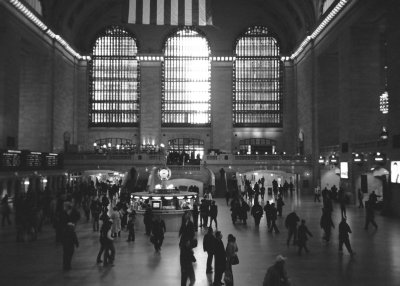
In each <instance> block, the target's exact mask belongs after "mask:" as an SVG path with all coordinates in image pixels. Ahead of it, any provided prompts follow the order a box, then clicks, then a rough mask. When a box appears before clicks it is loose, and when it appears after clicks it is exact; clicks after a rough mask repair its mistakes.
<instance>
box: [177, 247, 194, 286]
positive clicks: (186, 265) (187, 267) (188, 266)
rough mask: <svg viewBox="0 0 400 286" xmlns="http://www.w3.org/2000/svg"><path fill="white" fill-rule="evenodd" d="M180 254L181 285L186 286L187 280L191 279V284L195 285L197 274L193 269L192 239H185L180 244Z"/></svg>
mask: <svg viewBox="0 0 400 286" xmlns="http://www.w3.org/2000/svg"><path fill="white" fill-rule="evenodd" d="M179 249H180V255H179V261H180V265H181V286H186V284H187V280H188V279H189V281H190V284H189V285H190V286H191V285H194V283H195V281H196V276H195V274H194V269H193V260H192V258H193V250H192V247H191V245H190V241H185V242H184V243H182V244H179Z"/></svg>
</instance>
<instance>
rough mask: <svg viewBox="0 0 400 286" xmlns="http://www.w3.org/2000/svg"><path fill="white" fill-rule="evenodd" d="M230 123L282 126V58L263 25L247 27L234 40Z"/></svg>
mask: <svg viewBox="0 0 400 286" xmlns="http://www.w3.org/2000/svg"><path fill="white" fill-rule="evenodd" d="M235 57H236V60H235V65H234V87H233V89H234V95H233V124H234V126H236V127H242V126H243V127H281V126H282V83H283V79H282V76H283V73H282V69H283V67H282V62H281V60H280V55H279V46H278V43H277V41H276V39H275V38H274V37H272V36H271V35H270V34H269V32H268V30H267V29H266V28H265V27H252V28H249V29H248V30H247V31H246V32H245V33H244V34H243V35H242V36H240V37H239V38H238V40H237V42H236V48H235Z"/></svg>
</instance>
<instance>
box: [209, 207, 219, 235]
mask: <svg viewBox="0 0 400 286" xmlns="http://www.w3.org/2000/svg"><path fill="white" fill-rule="evenodd" d="M217 215H218V206H217V205H216V204H215V201H214V200H213V201H211V206H210V227H211V225H212V222H213V221H214V222H215V229H218V223H217Z"/></svg>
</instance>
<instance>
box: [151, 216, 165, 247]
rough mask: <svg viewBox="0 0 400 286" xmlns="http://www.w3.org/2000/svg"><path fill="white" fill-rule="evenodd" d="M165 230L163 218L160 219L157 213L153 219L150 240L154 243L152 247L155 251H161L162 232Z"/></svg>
mask: <svg viewBox="0 0 400 286" xmlns="http://www.w3.org/2000/svg"><path fill="white" fill-rule="evenodd" d="M166 231H167V229H166V227H165V222H164V220H162V219H161V216H160V215H157V216H156V218H155V219H154V221H153V226H152V228H151V234H152V242H153V244H154V249H155V251H156V252H157V253H159V252H160V251H161V246H162V244H163V241H164V233H165V232H166Z"/></svg>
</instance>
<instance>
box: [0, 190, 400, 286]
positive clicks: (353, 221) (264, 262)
mask: <svg viewBox="0 0 400 286" xmlns="http://www.w3.org/2000/svg"><path fill="white" fill-rule="evenodd" d="M285 202H286V205H285V206H284V216H283V218H279V219H278V227H279V229H280V230H281V232H280V234H270V233H268V232H267V230H266V222H265V217H263V219H262V222H261V225H260V227H259V228H256V227H255V226H254V221H253V220H252V219H249V221H248V224H247V225H242V224H237V225H233V224H232V222H231V220H230V215H229V209H228V207H227V206H226V204H225V200H223V199H217V204H218V206H219V215H218V223H219V230H221V231H222V233H223V235H224V238H223V240H224V244H225V245H226V238H227V236H228V234H229V233H232V234H233V235H235V236H236V238H237V243H238V247H239V253H238V254H239V259H240V264H239V265H237V266H234V269H233V275H234V281H235V285H238V286H242V285H262V281H263V277H264V274H265V272H266V269H267V267H269V266H270V265H271V264H273V262H274V259H275V257H276V255H278V254H282V255H284V256H286V257H287V258H288V259H287V263H286V264H287V271H288V275H289V277H290V280H291V283H292V285H295V286H297V285H302V286H314V285H315V286H317V285H318V286H322V285H327V286H328V285H329V286H331V285H332V286H333V285H354V286H357V285H360V286H361V285H362V286H367V285H371V286H372V285H374V286H375V285H388V286H391V285H392V286H398V285H400V220H399V219H398V218H387V217H382V216H380V215H379V214H377V216H376V221H377V223H378V225H379V229H378V230H374V229H373V228H372V227H371V228H370V230H368V231H366V230H364V228H363V227H364V211H363V209H358V208H357V207H355V206H348V209H347V216H348V222H349V224H350V226H351V228H352V230H353V234H352V235H351V244H352V247H353V249H354V251H355V252H356V255H355V256H354V257H351V256H350V255H349V254H348V253H347V251H346V250H344V252H343V254H339V253H338V237H337V236H338V235H337V227H336V228H335V230H334V232H333V240H332V241H331V242H330V243H329V244H326V243H325V242H324V241H322V239H321V237H322V231H321V230H320V228H319V219H320V214H321V203H314V202H313V200H312V198H311V197H300V196H296V195H295V196H293V197H292V198H290V197H288V198H286V200H285ZM337 207H338V206H335V211H334V215H333V217H334V221H335V224H336V226H337V224H338V222H339V219H340V211H339V209H338V208H337ZM292 209H295V210H296V212H297V213H298V214H299V216H300V217H301V218H303V219H305V220H306V221H307V225H308V227H309V229H310V230H311V232H312V234H313V237H312V238H311V239H310V240H309V242H308V245H309V249H310V250H311V252H310V253H308V254H303V255H302V256H298V255H297V251H296V248H295V247H293V246H290V247H287V246H286V236H287V230H286V229H285V228H284V217H285V214H287V213H289V212H290V211H291V210H292ZM167 227H168V226H167ZM77 234H78V238H79V241H80V247H79V248H78V249H77V250H76V251H75V254H74V257H73V262H72V270H71V271H69V272H64V271H63V270H62V249H61V246H60V245H57V244H56V243H55V242H54V231H53V229H52V228H51V226H49V225H47V226H46V227H45V229H44V231H43V233H41V234H40V235H39V239H38V240H37V241H36V242H23V243H17V242H15V230H14V228H13V227H12V226H11V227H8V226H6V227H3V228H0V281H1V282H0V283H1V285H13V286H19V285H29V286H36V285H107V286H112V285H124V286H126V285H134V286H136V285H137V286H142V285H143V286H152V285H173V286H175V285H176V286H178V285H180V266H179V249H178V234H177V233H172V232H167V234H166V237H165V240H164V245H163V247H162V251H161V254H156V253H155V252H154V250H153V247H152V245H151V244H150V242H149V241H148V237H147V236H146V235H144V234H143V233H141V232H140V233H139V232H137V233H136V235H137V239H136V241H135V242H133V243H132V242H131V243H128V242H126V238H127V233H125V232H124V233H123V234H122V237H121V238H119V239H117V240H116V243H115V246H116V262H115V266H114V267H106V268H104V267H103V266H100V265H97V264H96V263H95V258H96V255H97V251H98V248H99V243H98V234H97V233H93V232H92V231H91V227H90V224H89V223H86V222H83V221H82V222H80V223H79V224H78V226H77ZM204 234H205V232H204V231H199V232H198V239H199V247H197V248H196V249H195V256H196V258H197V263H195V264H194V268H195V273H196V283H195V285H211V280H212V276H211V275H206V273H205V272H206V271H205V266H206V265H205V264H206V254H205V253H204V252H203V250H202V247H201V246H202V238H203V235H204Z"/></svg>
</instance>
